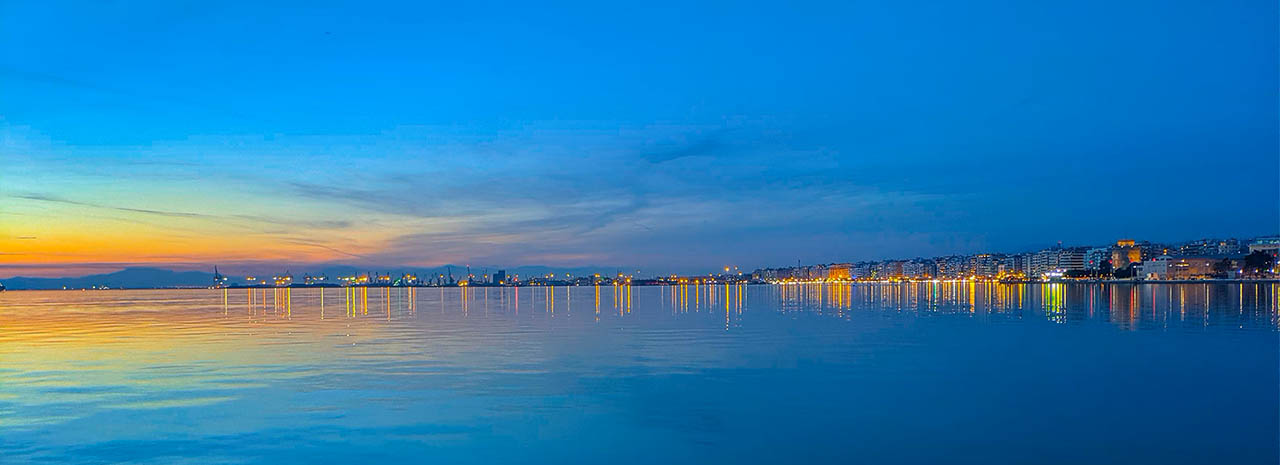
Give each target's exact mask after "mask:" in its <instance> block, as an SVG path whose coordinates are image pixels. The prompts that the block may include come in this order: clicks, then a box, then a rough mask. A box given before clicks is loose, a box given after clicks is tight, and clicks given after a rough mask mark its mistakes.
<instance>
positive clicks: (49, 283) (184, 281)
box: [3, 268, 213, 290]
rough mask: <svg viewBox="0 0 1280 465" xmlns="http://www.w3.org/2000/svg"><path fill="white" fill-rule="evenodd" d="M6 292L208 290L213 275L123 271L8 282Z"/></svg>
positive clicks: (5, 282) (170, 271) (139, 269)
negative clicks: (105, 288) (153, 289)
mask: <svg viewBox="0 0 1280 465" xmlns="http://www.w3.org/2000/svg"><path fill="white" fill-rule="evenodd" d="M3 282H4V285H5V287H6V288H8V289H13V290H17V289H62V288H63V287H66V288H67V289H81V288H90V287H93V286H107V287H110V288H113V289H120V288H134V289H136V288H150V287H179V286H208V285H210V284H213V273H206V272H202V271H173V270H164V269H160V268H126V269H123V270H120V271H117V272H114V273H106V274H94V275H88V276H80V277H77V278H28V277H23V276H15V277H12V278H7V279H5V280H4V281H3Z"/></svg>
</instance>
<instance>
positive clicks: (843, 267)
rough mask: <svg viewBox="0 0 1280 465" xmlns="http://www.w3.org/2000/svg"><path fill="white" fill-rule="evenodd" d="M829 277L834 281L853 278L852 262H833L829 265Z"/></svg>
mask: <svg viewBox="0 0 1280 465" xmlns="http://www.w3.org/2000/svg"><path fill="white" fill-rule="evenodd" d="M827 279H829V280H834V281H848V280H850V279H853V264H852V263H832V264H831V265H828V266H827Z"/></svg>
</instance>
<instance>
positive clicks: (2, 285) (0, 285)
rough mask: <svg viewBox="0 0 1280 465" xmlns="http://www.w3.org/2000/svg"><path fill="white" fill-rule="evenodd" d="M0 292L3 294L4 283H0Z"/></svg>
mask: <svg viewBox="0 0 1280 465" xmlns="http://www.w3.org/2000/svg"><path fill="white" fill-rule="evenodd" d="M0 292H4V283H0Z"/></svg>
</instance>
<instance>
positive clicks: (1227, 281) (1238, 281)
mask: <svg viewBox="0 0 1280 465" xmlns="http://www.w3.org/2000/svg"><path fill="white" fill-rule="evenodd" d="M926 283H935V284H943V283H949V284H959V283H973V284H1002V285H1027V284H1031V285H1036V284H1040V285H1044V284H1090V285H1093V284H1110V285H1127V286H1135V285H1163V284H1280V279H1187V280H1159V281H1157V280H1149V281H1147V280H1143V281H1137V280H1133V281H1130V280H1100V279H1095V280H1071V281H980V280H975V281H970V280H937V281H935V280H918V281H912V280H903V281H831V282H799V281H798V282H775V283H769V282H740V283H702V284H694V285H707V286H709V285H721V284H744V285H753V286H756V285H771V286H793V285H817V284H821V285H845V286H848V285H868V284H895V285H896V284H926ZM680 285H682V284H656V283H644V284H630V285H628V286H631V287H672V286H680ZM683 285H686V286H687V285H689V284H683ZM597 286H599V287H614V285H612V284H601V285H550V286H547V285H530V286H332V285H328V286H305V285H300V286H278V287H277V286H236V287H220V288H217V287H195V286H191V287H125V288H107V289H92V288H76V289H6V290H4V291H0V295H3V294H4V293H5V292H23V291H191V290H219V289H221V290H251V289H346V288H418V289H421V288H429V289H449V288H453V289H464V288H477V289H491V288H496V289H506V288H535V287H597Z"/></svg>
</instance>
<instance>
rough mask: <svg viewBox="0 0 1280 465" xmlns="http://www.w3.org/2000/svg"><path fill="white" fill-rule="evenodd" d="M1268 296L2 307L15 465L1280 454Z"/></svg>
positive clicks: (961, 291)
mask: <svg viewBox="0 0 1280 465" xmlns="http://www.w3.org/2000/svg"><path fill="white" fill-rule="evenodd" d="M1277 291H1278V288H1277V286H1276V285H1275V284H1261V285H1253V284H1246V285H1237V284H1232V285H1226V284H1208V285H1204V284H1178V285H1141V286H1130V285H983V284H946V283H943V284H911V285H907V284H903V285H889V284H860V285H853V286H833V285H828V286H820V285H809V286H727V287H726V286H714V287H707V286H702V287H696V288H695V287H684V288H659V287H644V288H641V287H636V288H625V287H623V288H614V287H601V288H592V287H575V288H563V287H561V288H524V289H518V290H517V289H488V290H486V289H483V288H475V289H470V290H464V289H438V288H435V289H433V288H423V289H403V288H399V289H379V288H371V289H359V290H354V291H351V290H347V289H327V290H324V291H323V293H322V292H321V290H319V289H293V290H287V291H286V290H252V291H250V290H244V289H239V290H227V291H222V290H189V291H187V290H184V291H177V290H156V291H89V292H77V291H53V292H6V293H3V294H0V463H5V464H8V463H27V462H52V463H114V462H129V463H163V464H172V463H217V464H224V463H343V464H352V463H397V462H411V463H564V462H572V463H665V462H678V463H719V462H730V463H739V462H746V463H805V462H839V463H852V462H861V463H920V464H925V463H928V464H933V463H974V464H991V463H1124V464H1133V463H1160V464H1168V463H1224V464H1225V463H1233V464H1246V463H1258V464H1275V463H1277V460H1278V458H1280V452H1278V448H1280V446H1278V445H1277V444H1280V388H1278V386H1280V379H1278V378H1280V375H1278V372H1280V356H1278V355H1277V351H1278V347H1280V346H1278V342H1280V340H1278V336H1277V335H1278V333H1277V326H1278V320H1277V307H1278V306H1280V294H1278V293H1277Z"/></svg>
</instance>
